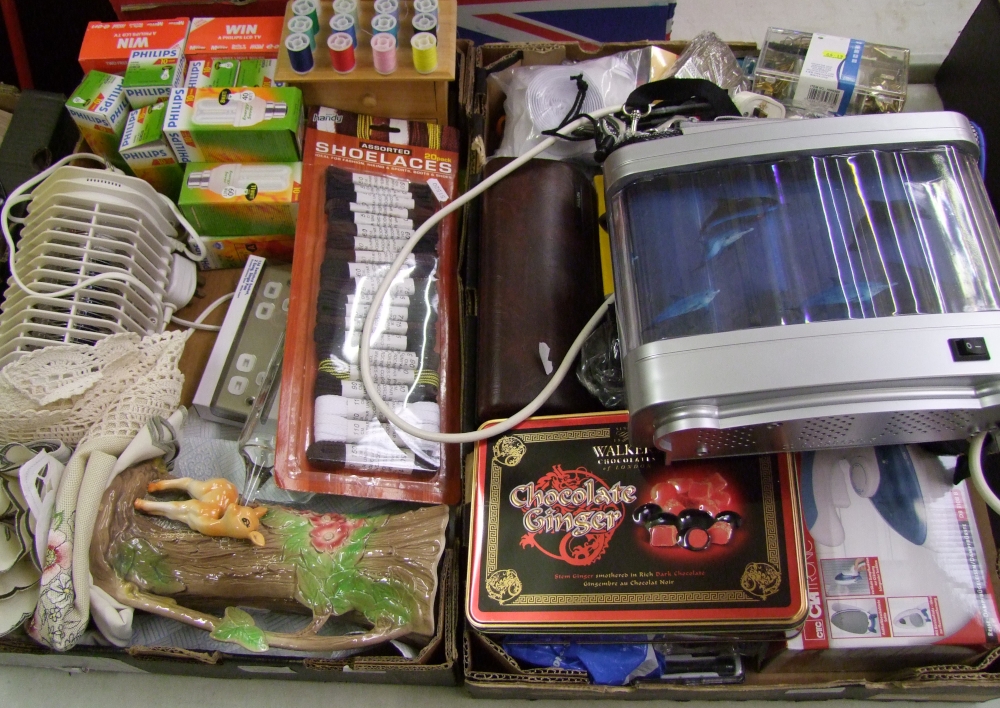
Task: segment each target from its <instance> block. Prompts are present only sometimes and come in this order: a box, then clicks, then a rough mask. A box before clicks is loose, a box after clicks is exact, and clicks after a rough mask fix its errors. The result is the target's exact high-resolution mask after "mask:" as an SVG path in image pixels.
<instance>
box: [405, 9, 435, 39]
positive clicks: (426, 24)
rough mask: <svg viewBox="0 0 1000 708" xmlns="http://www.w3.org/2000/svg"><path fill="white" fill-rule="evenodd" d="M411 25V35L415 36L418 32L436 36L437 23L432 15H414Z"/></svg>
mask: <svg viewBox="0 0 1000 708" xmlns="http://www.w3.org/2000/svg"><path fill="white" fill-rule="evenodd" d="M411 23H412V24H413V34H417V33H418V32H430V33H431V34H433V35H437V26H438V21H437V18H436V17H434V15H428V14H426V13H425V14H423V15H414V16H413V20H411Z"/></svg>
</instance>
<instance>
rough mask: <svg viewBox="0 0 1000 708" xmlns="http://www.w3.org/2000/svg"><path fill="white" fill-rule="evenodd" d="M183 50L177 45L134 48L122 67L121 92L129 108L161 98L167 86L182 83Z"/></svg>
mask: <svg viewBox="0 0 1000 708" xmlns="http://www.w3.org/2000/svg"><path fill="white" fill-rule="evenodd" d="M184 65H185V59H184V54H183V53H182V52H181V50H180V49H177V48H174V49H137V50H135V51H134V52H132V54H131V55H129V59H128V67H126V69H125V84H124V86H125V96H126V97H127V98H128V102H129V104H130V105H131V106H132V108H142V107H143V106H148V105H151V104H153V103H156V102H157V101H161V100H163V101H165V100H166V99H167V98H169V96H170V89H172V88H180V87H181V85H182V84H183V83H184V76H185V75H184Z"/></svg>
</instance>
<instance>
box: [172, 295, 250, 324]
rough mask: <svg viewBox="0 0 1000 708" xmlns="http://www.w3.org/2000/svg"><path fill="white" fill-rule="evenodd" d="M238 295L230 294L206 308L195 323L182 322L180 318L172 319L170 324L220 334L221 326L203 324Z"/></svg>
mask: <svg viewBox="0 0 1000 708" xmlns="http://www.w3.org/2000/svg"><path fill="white" fill-rule="evenodd" d="M235 294H236V293H229V294H228V295H223V296H222V297H220V298H219V299H218V300H216V301H215V302H213V303H212V304H211V305H209V306H208V307H206V308H205V309H204V310H203V311H202V313H201V314H200V315H198V316H197V317H196V318H195V320H194V322H188V321H187V320H182V319H180V318H179V317H171V318H170V323H171V324H175V325H180V326H182V327H188V328H189V329H200V330H203V331H205V332H218V331H219V330H220V329H222V327H221V326H220V325H207V324H203V323H204V322H205V318H207V317H208V316H209V315H210V314H212V312H213V311H214V310H215V308H217V307H218V306H219V305H221V304H222V303H224V302H228V301H229V300H232V299H233V295H235Z"/></svg>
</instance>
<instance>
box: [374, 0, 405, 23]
mask: <svg viewBox="0 0 1000 708" xmlns="http://www.w3.org/2000/svg"><path fill="white" fill-rule="evenodd" d="M374 8H375V14H376V15H392V16H393V18H394V19H395V20H396V22H397V23H398V22H399V0H375V6H374Z"/></svg>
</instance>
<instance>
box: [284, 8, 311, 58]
mask: <svg viewBox="0 0 1000 708" xmlns="http://www.w3.org/2000/svg"><path fill="white" fill-rule="evenodd" d="M288 31H289V32H291V33H292V34H304V35H306V36H307V37H308V38H309V51H312V52H315V51H316V33H317V32H319V28H318V27H316V26H315V25H313V21H312V18H311V17H309V15H295V16H294V17H293V18H292V19H290V20H289V21H288Z"/></svg>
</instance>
